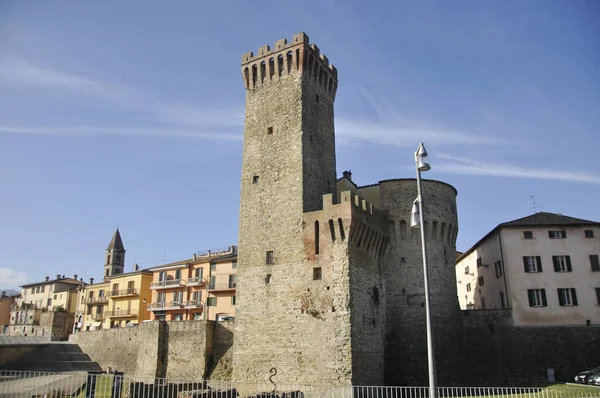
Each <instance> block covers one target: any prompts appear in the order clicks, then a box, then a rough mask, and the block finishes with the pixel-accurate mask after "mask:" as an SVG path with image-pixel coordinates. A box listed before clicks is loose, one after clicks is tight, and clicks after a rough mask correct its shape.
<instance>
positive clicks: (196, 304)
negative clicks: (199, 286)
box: [183, 300, 202, 308]
mask: <svg viewBox="0 0 600 398" xmlns="http://www.w3.org/2000/svg"><path fill="white" fill-rule="evenodd" d="M183 306H184V307H185V308H202V301H200V300H189V301H184V302H183Z"/></svg>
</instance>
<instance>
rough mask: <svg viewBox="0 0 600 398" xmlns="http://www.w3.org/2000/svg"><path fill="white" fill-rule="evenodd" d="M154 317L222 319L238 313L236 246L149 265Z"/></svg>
mask: <svg viewBox="0 0 600 398" xmlns="http://www.w3.org/2000/svg"><path fill="white" fill-rule="evenodd" d="M150 271H151V272H152V274H153V278H152V283H151V285H150V288H151V289H152V302H150V303H149V305H148V309H149V310H150V311H151V312H152V319H153V320H166V321H191V320H213V321H214V320H219V319H222V318H224V317H235V305H236V294H235V292H236V285H237V247H236V246H229V247H227V248H225V249H220V250H208V251H205V252H202V253H195V254H194V255H193V257H192V258H190V259H187V260H182V261H177V262H173V263H169V264H164V265H160V266H157V267H152V268H150Z"/></svg>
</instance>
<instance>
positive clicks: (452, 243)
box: [379, 178, 462, 385]
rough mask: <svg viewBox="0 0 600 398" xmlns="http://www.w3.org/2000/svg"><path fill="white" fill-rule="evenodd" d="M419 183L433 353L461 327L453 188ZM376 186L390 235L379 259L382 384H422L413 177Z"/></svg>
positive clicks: (418, 245) (422, 303) (419, 267)
mask: <svg viewBox="0 0 600 398" xmlns="http://www.w3.org/2000/svg"><path fill="white" fill-rule="evenodd" d="M422 183H423V197H424V207H423V208H424V220H425V234H426V239H427V257H428V268H429V286H430V302H431V313H432V320H433V325H434V334H435V336H436V342H438V341H439V343H438V344H436V351H437V352H438V353H440V354H441V351H445V350H446V349H447V348H448V347H449V346H457V345H456V344H455V343H454V340H455V339H456V338H458V332H459V331H460V328H461V325H462V323H461V313H460V308H459V304H458V298H457V293H456V273H455V270H454V260H455V258H456V236H457V233H458V218H457V215H456V195H457V191H456V189H455V188H454V187H452V186H451V185H449V184H446V183H444V182H441V181H434V180H422ZM379 189H380V192H379V193H380V203H379V205H380V208H381V210H384V211H387V212H388V223H389V225H388V227H389V236H390V242H389V246H388V250H387V252H386V256H385V258H384V273H385V277H384V279H385V284H386V332H387V333H386V358H389V361H386V384H390V383H394V384H395V382H398V381H399V382H402V383H410V384H414V383H417V384H419V383H421V384H426V383H427V368H426V365H427V361H426V360H422V359H425V358H426V349H427V342H426V331H425V289H424V280H423V256H422V249H421V231H420V229H419V228H411V227H410V213H411V208H412V204H413V201H414V200H415V199H416V197H417V181H416V179H414V178H409V179H396V180H386V181H381V182H380V183H379ZM440 357H441V356H440ZM444 357H447V356H446V355H444ZM417 363H419V365H417ZM423 365H424V366H425V367H423ZM398 377H400V380H398V379H397V378H398ZM392 378H394V379H392ZM417 384H414V385H417ZM419 385H420V384H419Z"/></svg>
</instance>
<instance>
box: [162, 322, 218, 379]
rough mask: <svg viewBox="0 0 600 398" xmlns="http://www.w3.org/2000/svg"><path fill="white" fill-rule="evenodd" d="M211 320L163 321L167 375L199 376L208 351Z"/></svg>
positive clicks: (202, 371) (175, 377) (211, 332)
mask: <svg viewBox="0 0 600 398" xmlns="http://www.w3.org/2000/svg"><path fill="white" fill-rule="evenodd" d="M214 323H215V322H213V321H187V322H166V326H167V328H166V330H165V332H166V333H167V336H166V339H165V340H166V346H165V347H164V351H165V352H164V354H165V356H166V358H167V360H166V364H165V365H166V372H165V375H166V377H167V378H172V379H188V380H189V379H193V380H203V379H204V378H205V374H206V364H207V362H208V357H209V356H210V353H211V351H212V340H213V330H214Z"/></svg>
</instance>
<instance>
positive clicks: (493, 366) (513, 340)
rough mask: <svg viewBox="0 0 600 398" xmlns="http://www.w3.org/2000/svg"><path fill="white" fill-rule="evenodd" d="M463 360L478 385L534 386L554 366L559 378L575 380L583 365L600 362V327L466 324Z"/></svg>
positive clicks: (557, 378)
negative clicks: (470, 325)
mask: <svg viewBox="0 0 600 398" xmlns="http://www.w3.org/2000/svg"><path fill="white" fill-rule="evenodd" d="M464 337H465V350H464V355H463V364H464V366H461V368H462V370H463V371H464V372H467V374H468V377H467V378H466V379H467V380H468V381H470V383H469V384H473V385H488V386H503V385H533V384H536V383H538V382H543V381H546V380H547V370H548V369H549V368H552V369H554V372H555V378H556V380H558V381H573V377H574V376H575V374H577V373H578V372H580V371H581V370H584V369H588V368H592V367H594V366H598V361H599V359H598V358H600V328H597V327H592V328H589V327H564V326H561V327H515V326H504V325H494V326H493V327H489V326H488V327H477V328H468V327H467V328H465V333H464Z"/></svg>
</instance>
